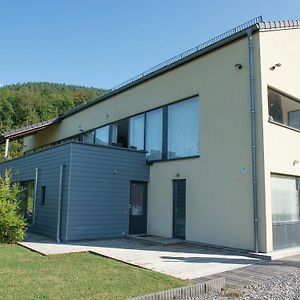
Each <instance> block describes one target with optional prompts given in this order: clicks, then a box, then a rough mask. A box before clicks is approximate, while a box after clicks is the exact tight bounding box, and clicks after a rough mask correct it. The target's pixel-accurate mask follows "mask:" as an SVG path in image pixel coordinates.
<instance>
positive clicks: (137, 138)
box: [129, 114, 145, 150]
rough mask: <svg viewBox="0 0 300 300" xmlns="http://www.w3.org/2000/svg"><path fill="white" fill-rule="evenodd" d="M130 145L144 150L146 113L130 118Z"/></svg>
mask: <svg viewBox="0 0 300 300" xmlns="http://www.w3.org/2000/svg"><path fill="white" fill-rule="evenodd" d="M129 126H130V133H129V147H131V148H134V149H137V150H144V148H145V147H144V136H145V115H144V114H141V115H138V116H135V117H132V118H130V123H129Z"/></svg>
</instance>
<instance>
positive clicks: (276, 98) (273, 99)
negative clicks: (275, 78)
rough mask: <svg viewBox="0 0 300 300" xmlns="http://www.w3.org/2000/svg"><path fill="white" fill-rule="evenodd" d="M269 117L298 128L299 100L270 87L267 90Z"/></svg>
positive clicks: (299, 115) (299, 116)
mask: <svg viewBox="0 0 300 300" xmlns="http://www.w3.org/2000/svg"><path fill="white" fill-rule="evenodd" d="M268 102H269V103H268V104H269V119H270V121H274V122H277V123H280V124H282V125H286V126H289V127H293V128H295V129H299V130H300V102H299V101H297V100H295V99H292V98H291V97H288V96H286V95H283V94H281V93H279V92H277V91H274V90H272V89H269V90H268Z"/></svg>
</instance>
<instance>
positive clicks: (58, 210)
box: [56, 165, 64, 243]
mask: <svg viewBox="0 0 300 300" xmlns="http://www.w3.org/2000/svg"><path fill="white" fill-rule="evenodd" d="M63 170H64V166H63V165H61V166H60V174H59V190H58V201H57V227H56V228H57V230H56V241H57V242H58V243H60V242H61V241H60V225H61V199H62V181H63Z"/></svg>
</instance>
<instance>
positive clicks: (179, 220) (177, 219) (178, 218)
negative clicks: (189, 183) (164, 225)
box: [173, 179, 186, 239]
mask: <svg viewBox="0 0 300 300" xmlns="http://www.w3.org/2000/svg"><path fill="white" fill-rule="evenodd" d="M185 223H186V180H185V179H180V180H174V181H173V237H174V238H179V239H185Z"/></svg>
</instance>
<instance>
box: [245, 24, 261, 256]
mask: <svg viewBox="0 0 300 300" xmlns="http://www.w3.org/2000/svg"><path fill="white" fill-rule="evenodd" d="M247 37H248V47H249V73H250V106H251V150H252V193H253V217H254V249H255V252H256V253H258V214H257V157H256V112H255V95H254V64H253V36H252V30H251V29H249V30H248V31H247Z"/></svg>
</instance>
